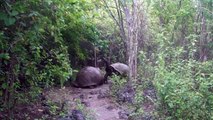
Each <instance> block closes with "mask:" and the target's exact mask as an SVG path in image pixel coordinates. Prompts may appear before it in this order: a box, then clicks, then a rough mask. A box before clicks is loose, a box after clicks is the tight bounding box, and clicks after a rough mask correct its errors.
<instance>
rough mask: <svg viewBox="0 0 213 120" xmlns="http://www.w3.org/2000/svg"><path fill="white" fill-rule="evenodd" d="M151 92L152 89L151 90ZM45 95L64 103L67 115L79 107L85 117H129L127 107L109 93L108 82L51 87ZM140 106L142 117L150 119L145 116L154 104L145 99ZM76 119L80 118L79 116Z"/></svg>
mask: <svg viewBox="0 0 213 120" xmlns="http://www.w3.org/2000/svg"><path fill="white" fill-rule="evenodd" d="M151 92H153V91H152V90H151ZM149 93H150V90H145V91H144V94H145V95H148V94H149ZM151 94H152V93H151ZM45 96H46V97H47V98H48V99H49V100H51V101H53V102H56V103H66V107H67V108H66V109H67V110H68V112H69V113H68V114H69V115H71V114H72V113H71V112H72V110H74V109H79V108H80V109H82V110H83V113H85V112H86V113H87V115H86V116H87V119H92V120H127V119H128V117H129V113H128V112H129V107H127V105H125V104H118V102H116V100H115V98H114V97H112V96H111V95H110V92H109V85H108V84H104V85H102V86H99V87H96V88H93V89H81V88H73V87H65V88H62V89H58V88H53V89H51V90H48V91H47V92H45ZM76 103H77V104H76ZM80 106H81V107H80ZM142 108H143V111H144V112H145V113H144V115H145V116H143V119H144V120H152V119H153V117H152V116H147V114H150V113H152V112H153V110H154V104H153V103H152V102H150V101H147V102H144V103H143V105H142ZM78 119H79V120H81V118H78ZM140 119H141V118H140ZM61 120H65V119H61ZM67 120H68V119H67Z"/></svg>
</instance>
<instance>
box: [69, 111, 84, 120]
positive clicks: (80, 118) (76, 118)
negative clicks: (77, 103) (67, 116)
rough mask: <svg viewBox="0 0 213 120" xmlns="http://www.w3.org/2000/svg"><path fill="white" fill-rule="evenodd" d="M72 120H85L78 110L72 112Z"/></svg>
mask: <svg viewBox="0 0 213 120" xmlns="http://www.w3.org/2000/svg"><path fill="white" fill-rule="evenodd" d="M71 118H73V120H86V118H85V116H84V114H83V113H82V112H81V111H80V110H72V116H71Z"/></svg>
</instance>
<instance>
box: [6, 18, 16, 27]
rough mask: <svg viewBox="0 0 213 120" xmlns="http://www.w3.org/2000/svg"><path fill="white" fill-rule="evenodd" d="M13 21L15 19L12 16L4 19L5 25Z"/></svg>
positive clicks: (11, 23)
mask: <svg viewBox="0 0 213 120" xmlns="http://www.w3.org/2000/svg"><path fill="white" fill-rule="evenodd" d="M15 22H16V19H15V18H12V17H9V18H7V20H4V23H5V25H6V26H10V25H13V24H14V23H15Z"/></svg>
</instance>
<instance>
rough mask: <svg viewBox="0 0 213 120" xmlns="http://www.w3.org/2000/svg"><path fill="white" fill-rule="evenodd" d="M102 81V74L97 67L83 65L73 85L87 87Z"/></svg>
mask: <svg viewBox="0 0 213 120" xmlns="http://www.w3.org/2000/svg"><path fill="white" fill-rule="evenodd" d="M103 81H104V78H103V75H102V73H101V70H100V69H99V68H95V67H90V66H88V67H84V68H83V69H81V70H80V71H79V72H78V74H77V76H76V80H75V81H74V85H75V86H77V87H89V86H96V85H100V84H102V83H103Z"/></svg>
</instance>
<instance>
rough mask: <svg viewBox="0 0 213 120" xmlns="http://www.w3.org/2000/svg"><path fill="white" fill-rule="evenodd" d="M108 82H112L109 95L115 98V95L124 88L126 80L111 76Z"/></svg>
mask: <svg viewBox="0 0 213 120" xmlns="http://www.w3.org/2000/svg"><path fill="white" fill-rule="evenodd" d="M110 80H111V81H112V85H111V88H110V91H111V94H112V95H113V96H114V97H116V95H117V93H118V92H119V91H120V90H122V89H123V88H124V87H125V85H126V83H127V78H124V77H121V76H118V75H115V74H113V75H112V76H111V77H110Z"/></svg>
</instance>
